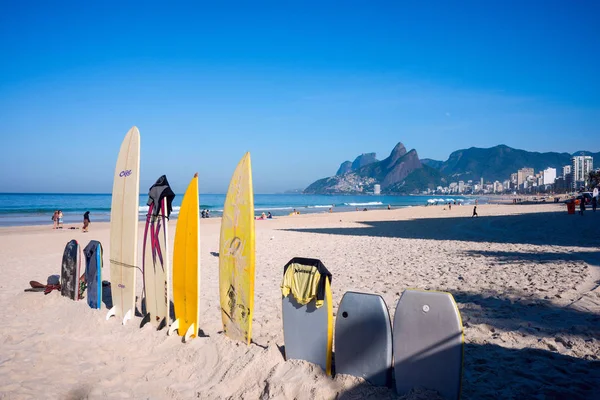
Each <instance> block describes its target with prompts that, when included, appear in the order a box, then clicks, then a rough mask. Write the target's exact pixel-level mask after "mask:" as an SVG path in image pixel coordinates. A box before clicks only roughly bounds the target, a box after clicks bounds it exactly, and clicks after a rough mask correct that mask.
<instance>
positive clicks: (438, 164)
mask: <svg viewBox="0 0 600 400" xmlns="http://www.w3.org/2000/svg"><path fill="white" fill-rule="evenodd" d="M421 164H424V165H427V166H428V167H431V168H433V169H440V168H442V165H444V162H443V161H438V160H432V159H431V158H421Z"/></svg>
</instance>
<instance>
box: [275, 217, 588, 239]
mask: <svg viewBox="0 0 600 400" xmlns="http://www.w3.org/2000/svg"><path fill="white" fill-rule="evenodd" d="M357 223H359V224H362V225H363V226H362V227H348V228H295V229H283V230H285V231H292V232H310V233H321V234H328V235H349V236H374V237H390V238H404V239H426V240H460V241H473V242H494V243H524V244H533V245H555V246H581V247H598V246H600V235H598V232H597V230H598V229H597V226H598V224H600V213H597V215H596V214H590V215H585V216H583V217H581V216H579V215H569V214H567V213H566V212H565V213H559V212H555V213H547V212H545V213H529V214H517V215H501V216H485V215H480V217H479V218H471V217H447V218H422V219H412V220H401V221H357ZM557 230H559V231H560V233H558V234H557ZM515 232H518V234H515ZM524 232H526V233H524Z"/></svg>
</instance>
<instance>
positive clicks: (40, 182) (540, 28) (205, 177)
mask: <svg viewBox="0 0 600 400" xmlns="http://www.w3.org/2000/svg"><path fill="white" fill-rule="evenodd" d="M599 16H600V1H593V0H591V1H567V0H564V1H548V0H539V1H534V0H528V1H508V0H502V1H493V0H480V1H439V2H437V1H418V2H414V1H413V2H408V1H407V2H404V1H390V2H381V1H343V2H342V1H336V2H328V1H273V2H264V1H252V2H248V1H244V2H216V1H210V2H189V3H183V2H166V1H160V2H153V1H143V2H133V1H81V0H78V1H73V2H66V1H37V2H33V1H26V0H21V1H3V2H1V3H0V137H1V138H2V142H3V146H2V149H3V151H2V157H0V168H1V169H2V173H1V174H0V185H2V186H1V188H2V189H0V191H26V192H96V193H110V191H111V189H112V177H113V172H114V165H115V162H116V157H117V153H118V150H119V146H120V143H121V141H122V139H123V137H124V135H125V134H126V132H127V131H128V130H129V128H130V127H131V126H132V125H136V126H138V128H139V129H140V133H141V140H142V145H141V150H142V162H141V163H142V171H141V174H142V175H141V186H142V193H143V192H144V190H146V188H147V187H149V186H150V185H151V184H152V183H153V182H154V181H155V180H156V178H158V176H160V175H161V174H167V176H168V177H169V180H170V181H171V183H172V185H173V186H174V188H175V191H176V192H178V193H181V192H183V191H184V190H185V186H186V185H187V183H188V182H189V180H190V179H191V177H192V175H193V174H194V172H196V171H198V172H199V176H200V185H201V186H200V187H201V189H200V190H201V192H204V193H224V192H225V191H226V188H227V185H228V183H229V179H230V177H231V174H232V172H233V169H234V168H235V165H236V164H237V162H238V161H239V159H240V158H241V157H242V156H243V154H244V152H246V151H250V152H251V155H252V163H253V172H254V182H255V192H256V193H272V192H276V191H282V190H285V189H292V188H303V187H306V186H307V185H308V184H310V183H311V182H312V181H314V180H316V179H318V178H322V177H325V176H330V175H333V174H334V173H335V172H336V170H337V168H338V167H339V164H340V163H341V162H343V161H344V160H353V159H354V158H355V157H356V156H357V155H359V154H360V153H363V152H376V153H377V155H378V158H379V159H383V158H385V157H387V156H388V155H389V152H390V151H391V150H392V148H393V147H394V145H395V144H396V143H397V142H399V141H401V142H403V143H404V145H405V146H406V148H407V149H411V148H414V149H416V150H417V152H418V154H419V156H420V157H421V158H434V159H439V160H446V159H447V158H448V156H449V155H450V153H451V152H452V151H454V150H458V149H462V148H468V147H471V146H475V147H491V146H494V145H497V144H506V145H508V146H511V147H515V148H521V149H525V150H530V151H559V152H573V151H576V150H590V151H599V150H600V136H599V134H600V23H598V17H599Z"/></svg>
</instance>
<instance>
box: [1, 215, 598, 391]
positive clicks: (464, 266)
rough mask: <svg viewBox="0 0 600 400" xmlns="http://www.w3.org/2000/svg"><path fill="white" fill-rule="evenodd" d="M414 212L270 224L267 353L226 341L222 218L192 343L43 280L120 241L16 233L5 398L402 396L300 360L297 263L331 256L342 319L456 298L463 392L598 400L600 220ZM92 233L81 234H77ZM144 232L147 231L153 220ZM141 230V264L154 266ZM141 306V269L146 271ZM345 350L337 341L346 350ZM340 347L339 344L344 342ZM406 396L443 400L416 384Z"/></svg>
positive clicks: (260, 238)
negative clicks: (284, 285) (373, 306)
mask: <svg viewBox="0 0 600 400" xmlns="http://www.w3.org/2000/svg"><path fill="white" fill-rule="evenodd" d="M477 211H478V213H479V217H478V218H471V213H472V207H468V206H462V207H461V206H454V207H452V210H447V209H444V207H442V206H436V207H412V208H404V209H397V210H381V211H367V212H362V211H359V212H347V213H323V214H311V215H297V216H287V217H280V218H276V219H274V220H264V221H260V220H259V221H256V244H257V247H256V288H255V313H254V320H253V342H254V343H253V344H252V345H250V346H246V345H244V344H242V343H238V342H234V341H231V340H230V339H228V338H227V337H225V336H224V335H223V334H222V333H221V329H222V325H221V316H220V310H219V299H218V257H216V256H215V255H214V254H211V253H214V252H218V247H219V246H218V244H219V243H218V241H219V228H220V220H219V219H213V218H211V219H202V220H201V263H202V264H201V289H200V291H201V303H200V304H201V315H200V321H201V326H200V328H201V331H202V332H201V333H202V336H201V337H198V338H195V339H193V340H192V341H191V342H189V343H182V341H181V338H180V337H177V336H175V337H169V336H167V334H166V330H163V331H155V330H154V329H152V328H151V327H150V326H149V325H148V326H145V327H144V328H142V329H140V328H139V324H140V322H141V318H140V317H139V316H137V317H136V318H134V319H133V320H132V321H130V323H128V324H127V325H126V326H123V325H121V323H120V322H119V321H117V320H116V319H114V318H113V319H111V320H109V321H106V320H105V316H106V312H107V309H106V306H105V305H103V307H102V309H101V310H92V309H90V308H89V307H88V305H87V304H86V302H85V301H81V302H74V301H71V300H68V299H67V298H64V297H61V296H60V293H58V292H56V291H54V292H52V293H50V294H49V295H44V294H43V293H26V292H24V291H23V290H24V289H25V288H27V287H29V281H30V280H36V281H40V282H45V281H46V279H47V277H48V276H49V275H52V274H59V273H60V264H61V259H62V253H63V250H64V246H65V244H66V243H67V242H68V241H69V240H71V239H76V240H78V241H79V243H80V245H81V246H82V248H83V247H85V245H87V243H88V242H89V241H90V240H92V239H95V240H99V241H100V242H101V243H102V244H103V246H104V262H105V268H104V270H103V272H102V273H103V279H105V280H109V279H110V277H109V268H108V254H109V251H110V249H109V224H108V223H92V225H91V227H90V232H89V233H83V232H81V230H80V229H79V230H70V229H67V228H68V227H69V226H70V225H68V224H67V225H66V226H65V229H63V230H52V227H51V226H35V227H34V226H30V227H9V228H0V276H1V277H2V279H1V280H0V305H1V307H0V319H1V320H2V321H3V324H2V325H1V326H0V398H3V399H28V398H32V399H33V398H35V399H38V398H48V399H88V398H89V399H105V398H109V399H129V398H130V399H195V398H206V399H334V398H338V399H364V398H373V399H375V398H377V399H394V398H399V397H398V396H397V395H395V393H394V391H393V390H392V389H388V388H376V387H372V386H370V385H368V384H367V383H365V382H364V381H362V380H360V379H359V378H354V377H350V376H343V375H338V376H336V377H335V378H329V377H327V376H325V374H324V372H323V371H322V370H321V369H320V368H319V367H317V366H314V365H311V364H309V363H306V362H302V361H285V359H284V357H283V356H282V349H283V346H284V341H283V331H282V319H281V290H280V287H279V285H280V282H281V278H282V271H283V266H284V265H285V264H286V262H287V261H289V260H290V259H291V258H292V257H295V256H303V257H312V258H318V259H320V260H321V261H322V262H323V263H324V264H325V266H326V267H327V268H328V269H329V270H330V271H331V273H332V274H333V284H332V291H333V300H334V305H333V310H334V313H336V311H337V307H338V305H339V302H340V300H341V298H342V296H343V294H344V293H345V292H346V291H350V290H352V291H360V292H367V293H374V294H378V295H381V296H382V297H383V298H384V300H385V302H386V303H387V305H388V308H389V311H390V314H391V317H392V318H393V315H394V309H395V306H396V303H397V301H398V299H399V297H400V294H401V293H402V291H403V290H404V289H406V288H420V289H432V290H441V291H448V292H451V293H452V294H453V295H454V297H455V299H456V301H457V303H458V306H459V309H460V312H461V315H462V320H463V324H464V333H465V350H464V373H463V382H462V385H463V389H462V398H463V399H591V398H593V397H595V396H598V394H599V393H600V289H599V288H598V285H599V284H600V212H597V213H595V214H594V213H592V212H591V211H586V214H585V215H584V216H583V217H582V216H579V215H568V214H567V212H566V207H565V205H564V204H543V205H480V206H478V207H477ZM77 227H78V228H79V227H80V225H77ZM140 227H141V228H142V227H143V224H141V223H140ZM170 227H171V243H170V245H171V246H172V245H173V233H174V230H175V221H172V222H171V224H170ZM141 244H142V243H141V234H140V241H139V247H140V252H139V259H140V263H141ZM137 286H138V290H137V294H138V307H141V303H140V297H141V293H142V276H141V272H138V275H137ZM334 346H335V343H334ZM334 351H335V348H334ZM403 398H405V399H430V398H431V399H435V398H438V397H437V396H436V395H435V393H431V392H427V391H423V390H416V391H414V392H413V393H411V394H409V395H408V396H405V397H403Z"/></svg>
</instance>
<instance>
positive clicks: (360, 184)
mask: <svg viewBox="0 0 600 400" xmlns="http://www.w3.org/2000/svg"><path fill="white" fill-rule="evenodd" d="M581 154H585V155H590V156H592V157H594V165H595V167H596V168H598V167H600V152H599V153H591V152H588V151H577V152H575V153H573V154H569V153H556V152H547V153H539V152H531V151H525V150H519V149H513V148H512V147H508V146H506V145H498V146H494V147H490V148H477V147H471V148H469V149H462V150H457V151H455V152H453V153H452V154H450V157H448V160H446V161H438V160H432V159H427V158H426V159H423V160H420V159H419V156H418V155H417V151H416V150H415V149H412V150H411V151H409V152H407V151H406V148H405V147H404V145H403V144H402V143H398V144H397V145H396V146H395V147H394V149H393V150H392V152H391V153H390V155H389V157H387V158H386V159H384V160H382V161H378V160H377V158H376V157H375V153H364V154H362V155H360V156H358V157H357V158H356V159H355V160H354V162H350V161H345V162H343V163H342V164H341V165H340V168H339V169H338V171H337V173H336V175H334V176H331V177H328V178H323V179H319V180H317V181H316V182H313V183H312V184H311V185H309V186H308V187H307V188H306V189H304V193H311V194H324V193H366V192H370V191H373V187H374V185H375V184H379V185H381V192H382V193H390V194H392V193H399V194H400V193H414V192H416V191H421V190H426V189H427V188H430V189H435V187H437V186H439V185H441V186H447V185H448V184H449V183H450V182H458V181H459V180H463V181H468V180H474V181H478V180H479V179H481V178H483V179H484V180H485V181H486V182H493V181H496V180H498V181H503V180H506V179H509V178H510V175H511V174H513V173H515V172H517V171H518V170H519V169H521V168H525V167H527V168H533V170H534V173H537V172H539V171H541V170H544V169H546V168H548V167H550V168H556V173H557V175H560V174H562V167H563V166H565V165H570V164H571V158H572V157H573V155H581Z"/></svg>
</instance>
